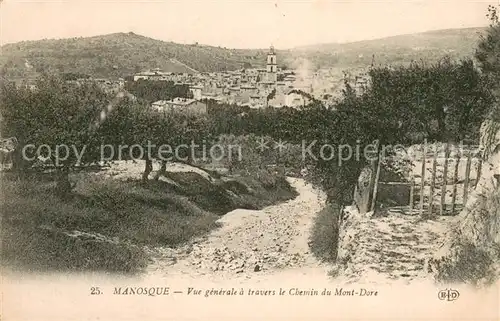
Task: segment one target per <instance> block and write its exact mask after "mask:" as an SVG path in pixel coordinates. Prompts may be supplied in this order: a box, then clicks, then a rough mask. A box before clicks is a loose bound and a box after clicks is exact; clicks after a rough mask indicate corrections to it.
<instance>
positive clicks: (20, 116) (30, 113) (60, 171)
mask: <svg viewBox="0 0 500 321" xmlns="http://www.w3.org/2000/svg"><path fill="white" fill-rule="evenodd" d="M108 103H109V98H108V96H107V95H106V94H105V93H103V92H102V91H101V90H100V89H99V88H98V87H97V86H96V85H92V84H84V85H72V84H68V83H66V82H64V81H62V80H61V79H58V78H53V77H47V76H45V77H42V78H40V79H38V81H37V83H36V90H30V89H26V88H19V89H18V88H16V87H15V86H13V85H9V84H3V85H2V95H1V114H2V117H3V124H4V128H2V129H3V130H4V133H2V134H5V133H6V132H7V133H8V134H9V135H11V136H16V137H17V138H18V141H19V142H20V146H21V148H20V149H22V147H23V146H26V145H28V144H32V145H33V146H34V147H35V148H38V147H39V146H41V145H47V146H49V148H50V154H49V155H47V156H50V158H51V160H52V162H53V164H54V165H55V167H56V170H57V191H58V193H59V194H61V195H62V196H66V195H68V193H69V192H70V191H71V185H70V182H69V177H68V175H69V172H70V170H71V169H72V168H74V167H75V165H85V164H89V163H92V162H95V161H96V160H99V156H100V150H99V143H100V142H99V138H98V137H97V135H96V134H95V132H93V131H92V130H89V128H90V126H91V124H92V123H93V122H94V121H95V120H96V118H98V117H99V115H100V112H101V110H103V108H104V107H105V106H106V105H107V104H108ZM27 151H28V152H29V154H30V155H27V156H33V154H35V151H34V150H33V149H28V150H27Z"/></svg>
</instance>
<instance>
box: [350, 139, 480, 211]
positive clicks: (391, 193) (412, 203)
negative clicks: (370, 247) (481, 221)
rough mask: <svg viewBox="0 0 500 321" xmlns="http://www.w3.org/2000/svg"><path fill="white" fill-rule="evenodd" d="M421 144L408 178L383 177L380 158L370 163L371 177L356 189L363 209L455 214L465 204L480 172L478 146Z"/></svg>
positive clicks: (368, 171) (368, 169)
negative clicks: (382, 178) (388, 178)
mask: <svg viewBox="0 0 500 321" xmlns="http://www.w3.org/2000/svg"><path fill="white" fill-rule="evenodd" d="M421 147H422V148H421V150H419V151H417V152H416V153H415V154H416V155H414V156H413V157H412V159H411V165H412V166H411V167H412V169H411V170H410V173H409V177H407V181H403V182H390V181H381V179H380V172H381V162H379V161H378V160H375V161H373V162H372V163H371V164H370V166H368V167H367V169H366V172H367V173H369V175H370V178H369V180H368V179H365V180H360V181H358V184H357V185H356V187H355V192H354V204H355V205H356V206H357V208H358V210H359V212H360V213H366V212H371V211H378V210H381V209H392V210H399V211H401V212H404V213H405V214H420V215H422V216H433V215H456V214H457V213H458V212H459V211H460V210H461V209H462V208H463V206H464V205H465V204H466V202H467V199H468V195H469V192H470V189H471V188H472V187H474V186H475V184H477V181H478V178H479V176H480V173H481V167H482V158H481V157H480V156H479V150H478V149H476V148H461V149H458V148H455V147H456V146H454V145H451V144H442V145H441V146H439V148H438V147H437V145H431V146H427V145H425V144H424V145H422V146H421ZM379 159H380V157H379Z"/></svg>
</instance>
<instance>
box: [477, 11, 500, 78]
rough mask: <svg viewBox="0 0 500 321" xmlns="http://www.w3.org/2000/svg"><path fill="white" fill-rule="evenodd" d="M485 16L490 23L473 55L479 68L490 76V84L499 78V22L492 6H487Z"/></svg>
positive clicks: (496, 12)
mask: <svg viewBox="0 0 500 321" xmlns="http://www.w3.org/2000/svg"><path fill="white" fill-rule="evenodd" d="M486 16H487V17H488V18H489V20H490V25H489V27H488V29H487V31H486V34H485V35H481V40H480V41H479V44H478V47H477V49H476V52H475V57H476V59H477V61H478V63H479V68H480V69H481V70H482V71H483V73H485V74H486V75H487V76H488V77H490V79H491V81H492V84H493V83H494V82H495V81H496V83H497V84H498V81H499V80H500V23H499V21H498V10H497V8H496V7H494V6H491V5H490V6H488V13H487V14H486Z"/></svg>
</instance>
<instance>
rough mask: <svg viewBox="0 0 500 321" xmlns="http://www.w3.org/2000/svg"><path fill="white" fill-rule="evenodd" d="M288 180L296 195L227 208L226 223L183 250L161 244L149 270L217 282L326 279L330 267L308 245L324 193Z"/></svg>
mask: <svg viewBox="0 0 500 321" xmlns="http://www.w3.org/2000/svg"><path fill="white" fill-rule="evenodd" d="M288 180H289V182H290V183H291V185H292V186H293V187H294V188H296V190H297V192H298V193H299V195H298V196H297V197H296V198H295V199H293V200H291V201H288V202H285V203H282V204H278V205H274V206H269V207H266V208H264V209H263V210H257V211H253V210H243V209H238V210H234V211H232V212H230V213H227V214H226V215H224V216H223V217H221V219H220V222H221V223H222V227H221V228H220V229H218V230H216V231H214V232H213V233H211V234H210V235H208V236H207V237H204V238H202V239H199V240H196V241H194V242H193V243H192V244H189V245H186V246H184V247H182V248H180V249H176V250H173V249H160V252H161V254H160V255H157V257H156V258H155V259H154V263H153V264H151V265H150V267H149V269H148V274H150V275H154V276H155V277H168V278H172V277H174V278H179V277H180V278H188V279H197V280H198V279H200V278H201V279H208V280H212V281H217V280H221V281H222V280H233V281H234V280H235V279H238V280H240V281H241V280H252V281H256V279H259V280H267V279H269V278H272V279H273V280H275V279H276V278H277V277H279V276H283V277H286V276H290V275H293V277H296V276H297V275H307V277H306V278H307V279H309V281H310V278H311V276H313V275H316V276H318V277H319V278H321V279H325V280H326V279H327V271H328V268H327V267H326V266H323V265H322V264H321V263H320V262H318V261H317V260H316V259H315V258H314V256H313V255H312V254H311V253H310V251H309V246H308V239H309V233H310V230H311V224H312V222H313V218H314V216H315V214H316V213H317V212H318V211H320V210H321V208H322V207H323V206H324V203H325V195H324V193H322V192H321V191H318V190H317V189H314V188H313V187H312V186H311V185H310V184H306V183H305V181H304V180H301V179H296V178H289V179H288ZM290 273H291V274H290ZM278 275H279V276H278Z"/></svg>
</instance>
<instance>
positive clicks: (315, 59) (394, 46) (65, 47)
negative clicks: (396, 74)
mask: <svg viewBox="0 0 500 321" xmlns="http://www.w3.org/2000/svg"><path fill="white" fill-rule="evenodd" d="M482 30H484V29H482V28H468V29H451V30H440V31H432V32H426V33H419V34H412V35H402V36H395V37H389V38H383V39H377V40H368V41H359V42H353V43H345V44H323V45H316V46H308V47H301V48H295V49H292V50H283V51H278V61H280V62H283V63H284V64H286V65H288V66H290V67H292V68H298V67H299V66H298V65H300V62H298V61H299V60H300V59H299V58H307V59H309V61H310V62H311V63H312V66H313V67H336V68H341V69H343V68H350V67H357V66H367V65H369V64H370V63H371V61H372V55H373V54H375V58H376V63H377V64H394V63H408V62H410V61H412V60H416V59H421V58H424V59H429V60H436V59H438V58H440V57H442V56H443V55H446V54H448V55H451V56H452V57H453V58H462V57H465V56H471V55H472V53H473V48H474V47H475V45H476V42H477V40H478V39H479V35H478V33H479V32H481V31H482ZM1 51H2V55H0V70H1V71H2V74H3V75H4V76H6V77H8V78H16V77H25V76H32V77H33V76H36V75H37V73H38V72H41V71H51V72H79V73H84V74H90V75H92V76H95V77H123V76H126V75H130V74H132V73H134V72H136V71H138V70H141V69H147V68H154V67H159V68H162V69H164V70H166V71H172V72H184V71H188V70H187V68H185V66H183V65H182V64H179V63H176V62H172V61H171V60H170V59H172V58H173V59H177V60H179V61H180V62H181V63H184V64H186V65H188V66H189V67H191V68H194V69H196V70H198V71H202V72H203V71H221V70H234V69H238V68H242V67H243V64H244V63H249V64H251V65H252V66H254V67H262V66H263V64H264V63H265V55H266V53H267V49H263V50H250V49H248V50H246V49H226V48H219V47H211V46H201V45H197V46H195V45H183V44H176V43H172V42H164V41H160V40H155V39H151V38H147V37H144V36H140V35H136V34H133V33H115V34H109V35H105V36H96V37H88V38H72V39H61V40H40V41H24V42H19V43H15V44H7V45H4V46H2V48H1ZM26 60H27V61H28V62H29V63H30V64H31V65H32V66H33V68H32V69H29V68H26V66H25V61H26Z"/></svg>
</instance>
